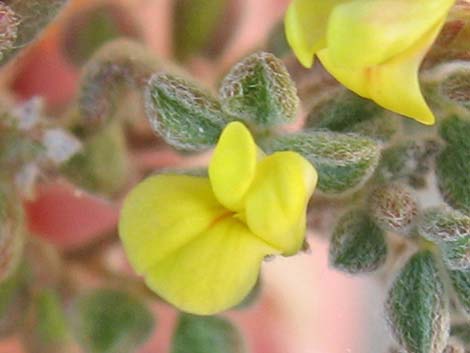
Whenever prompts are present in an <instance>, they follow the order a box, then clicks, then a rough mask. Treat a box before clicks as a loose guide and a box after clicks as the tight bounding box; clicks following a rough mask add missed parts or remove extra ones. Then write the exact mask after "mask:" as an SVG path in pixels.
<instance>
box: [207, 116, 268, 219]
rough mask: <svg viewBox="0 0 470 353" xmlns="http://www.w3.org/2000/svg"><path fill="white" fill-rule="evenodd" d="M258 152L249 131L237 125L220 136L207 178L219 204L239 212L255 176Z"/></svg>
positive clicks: (233, 125)
mask: <svg viewBox="0 0 470 353" xmlns="http://www.w3.org/2000/svg"><path fill="white" fill-rule="evenodd" d="M260 153H261V152H260V150H259V149H258V147H257V146H256V144H255V141H254V140H253V137H252V136H251V133H250V131H249V130H248V129H247V128H246V127H245V125H243V124H242V123H240V122H232V123H230V124H228V125H227V126H226V127H225V129H224V131H223V132H222V134H221V136H220V138H219V141H218V143H217V146H216V148H215V150H214V154H213V155H212V159H211V163H210V165H209V178H210V181H211V184H212V189H213V191H214V194H215V196H216V197H217V199H218V200H219V202H220V203H221V204H222V205H224V206H225V207H227V208H228V209H230V210H233V211H239V210H240V208H241V207H242V202H243V198H244V197H245V194H246V191H247V190H248V188H249V187H250V185H251V182H252V181H253V178H254V176H255V171H256V164H257V161H258V158H260Z"/></svg>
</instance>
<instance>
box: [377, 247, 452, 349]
mask: <svg viewBox="0 0 470 353" xmlns="http://www.w3.org/2000/svg"><path fill="white" fill-rule="evenodd" d="M386 313H387V319H388V321H389V323H390V327H391V328H392V333H393V334H394V336H395V338H396V340H397V342H398V343H399V344H400V345H401V346H402V348H403V349H404V350H405V351H406V352H408V353H441V352H442V351H443V350H444V348H445V347H446V344H447V338H448V335H449V312H448V303H447V297H446V294H445V292H444V286H443V284H442V282H441V279H440V278H439V271H438V268H437V264H436V262H435V259H434V257H433V255H432V253H431V252H429V251H421V252H419V253H417V254H415V255H414V256H413V257H412V258H411V259H410V260H409V261H408V262H407V263H406V265H405V266H404V267H403V269H402V270H401V272H400V273H399V275H398V277H397V278H396V279H395V282H394V283H393V286H392V288H391V289H390V292H389V294H388V298H387V303H386Z"/></svg>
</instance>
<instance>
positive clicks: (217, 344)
mask: <svg viewBox="0 0 470 353" xmlns="http://www.w3.org/2000/svg"><path fill="white" fill-rule="evenodd" d="M188 352H191V353H208V352H210V353H244V352H246V349H245V344H244V342H243V340H242V337H241V335H240V333H239V331H238V330H237V328H236V327H235V326H234V325H233V324H231V323H230V321H228V320H227V319H224V318H222V317H218V316H196V315H191V314H185V313H182V314H181V315H180V318H179V322H178V326H177V328H176V331H175V333H174V336H173V343H172V348H171V353H188Z"/></svg>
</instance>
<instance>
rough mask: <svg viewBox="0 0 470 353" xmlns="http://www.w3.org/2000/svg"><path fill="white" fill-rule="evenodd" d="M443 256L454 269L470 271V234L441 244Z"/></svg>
mask: <svg viewBox="0 0 470 353" xmlns="http://www.w3.org/2000/svg"><path fill="white" fill-rule="evenodd" d="M440 247H441V250H442V257H443V258H444V261H445V263H446V264H447V266H448V267H449V268H451V269H453V270H467V271H470V235H468V236H466V237H463V238H460V239H458V240H454V241H446V242H443V243H441V244H440Z"/></svg>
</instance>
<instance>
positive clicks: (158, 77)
mask: <svg viewBox="0 0 470 353" xmlns="http://www.w3.org/2000/svg"><path fill="white" fill-rule="evenodd" d="M145 96H146V108H147V109H146V111H147V118H148V119H149V121H150V123H151V125H152V127H153V129H154V130H155V132H157V133H158V134H160V135H161V136H162V137H163V139H165V141H166V142H167V143H168V144H170V145H171V146H173V147H175V148H177V149H182V150H188V151H200V150H204V149H207V148H209V147H211V146H213V145H215V143H216V142H217V140H218V138H219V135H220V133H221V132H222V129H223V128H224V126H225V125H226V124H227V122H228V120H227V117H226V115H225V113H224V112H223V111H222V108H221V106H220V103H219V101H218V100H217V99H216V98H214V97H213V96H212V95H211V94H210V93H208V92H206V91H204V90H202V89H201V88H199V87H197V86H196V85H195V84H193V83H190V82H189V81H186V80H184V79H182V78H180V77H176V76H174V75H171V74H167V73H158V74H155V75H154V76H152V78H151V79H150V81H149V83H148V86H147V89H146V95H145Z"/></svg>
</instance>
